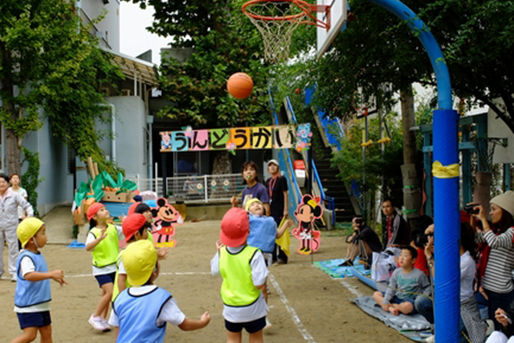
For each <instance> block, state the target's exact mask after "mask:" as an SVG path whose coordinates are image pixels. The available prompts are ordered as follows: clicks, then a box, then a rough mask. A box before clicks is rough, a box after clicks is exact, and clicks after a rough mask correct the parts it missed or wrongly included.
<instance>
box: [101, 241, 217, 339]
mask: <svg viewBox="0 0 514 343" xmlns="http://www.w3.org/2000/svg"><path fill="white" fill-rule="evenodd" d="M121 259H122V260H123V264H124V266H125V270H126V272H127V281H128V282H129V284H131V285H132V287H129V288H127V289H125V290H124V291H123V292H121V293H120V294H119V295H118V296H117V297H116V299H115V300H114V303H113V305H112V308H113V311H112V312H111V317H110V318H109V324H111V325H112V326H115V327H119V333H118V337H117V340H116V342H123V343H145V342H147V343H160V342H164V337H165V335H166V323H171V324H174V325H177V326H178V327H179V328H180V329H182V330H184V331H190V330H197V329H201V328H203V327H205V326H206V325H207V324H209V321H210V320H211V317H210V316H209V313H208V312H205V313H204V314H202V316H201V317H200V319H199V320H194V319H189V318H186V316H185V315H184V313H182V311H181V310H180V308H179V307H178V306H177V303H176V302H175V300H174V299H173V298H172V296H171V294H170V293H169V292H168V291H166V290H165V289H162V288H160V287H157V286H155V285H154V284H153V282H154V281H155V279H156V278H157V277H158V275H159V264H158V262H157V251H156V250H155V247H154V246H153V244H152V243H151V242H150V241H148V240H147V239H143V240H138V241H136V242H133V243H131V244H129V245H128V246H127V248H126V249H125V250H124V251H123V254H122V255H121Z"/></svg>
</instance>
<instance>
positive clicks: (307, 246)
mask: <svg viewBox="0 0 514 343" xmlns="http://www.w3.org/2000/svg"><path fill="white" fill-rule="evenodd" d="M322 214H323V209H322V208H321V206H319V204H318V202H317V201H316V200H314V199H313V198H312V196H311V195H309V194H306V195H304V196H303V198H302V202H301V203H300V205H298V208H297V209H296V212H295V216H296V219H297V220H298V227H297V228H295V229H293V230H292V233H293V235H294V236H295V237H296V238H297V239H298V240H300V242H301V244H300V246H299V247H298V250H297V252H298V253H299V254H302V255H310V254H312V253H313V252H316V251H317V250H318V248H319V244H320V237H321V233H320V232H319V230H315V229H313V227H312V223H313V222H314V220H315V219H318V218H321V215H322Z"/></svg>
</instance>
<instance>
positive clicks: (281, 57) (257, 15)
mask: <svg viewBox="0 0 514 343" xmlns="http://www.w3.org/2000/svg"><path fill="white" fill-rule="evenodd" d="M245 14H246V16H247V17H248V18H250V20H251V21H252V23H253V24H254V25H255V26H256V27H257V29H258V30H259V32H260V33H261V36H262V41H263V43H264V59H265V60H266V61H268V62H269V63H272V64H277V63H281V62H284V61H287V59H288V58H289V46H290V45H291V37H292V36H293V32H294V31H295V30H296V28H297V27H298V25H299V24H300V23H302V22H303V21H304V19H305V16H306V14H305V12H303V10H302V9H301V8H299V7H298V6H297V5H296V4H295V3H294V2H291V1H290V0H289V1H265V2H260V3H253V4H252V5H251V6H248V8H247V9H246V11H245ZM263 17H265V18H264V19H263Z"/></svg>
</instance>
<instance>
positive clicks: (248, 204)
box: [245, 198, 262, 212]
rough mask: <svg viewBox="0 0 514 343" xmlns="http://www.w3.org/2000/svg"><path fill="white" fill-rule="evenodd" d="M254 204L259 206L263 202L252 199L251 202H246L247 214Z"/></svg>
mask: <svg viewBox="0 0 514 343" xmlns="http://www.w3.org/2000/svg"><path fill="white" fill-rule="evenodd" d="M254 202H258V203H259V204H262V201H260V200H259V199H257V198H251V199H250V200H248V201H246V204H245V211H246V212H248V210H249V209H250V206H252V204H253V203H254Z"/></svg>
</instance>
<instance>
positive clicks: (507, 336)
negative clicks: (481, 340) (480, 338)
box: [485, 308, 514, 343]
mask: <svg viewBox="0 0 514 343" xmlns="http://www.w3.org/2000/svg"><path fill="white" fill-rule="evenodd" d="M513 316H514V310H510V311H509V312H507V311H505V310H504V309H501V308H498V309H497V310H496V312H495V313H494V317H495V319H496V321H497V322H498V323H500V324H501V331H494V332H493V333H492V334H491V336H489V338H488V339H487V341H485V343H514V325H513V324H512V318H513Z"/></svg>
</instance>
